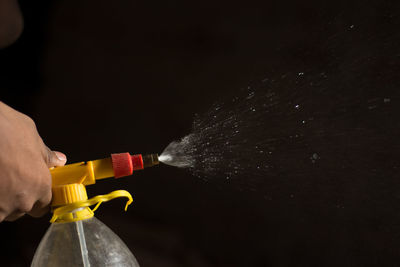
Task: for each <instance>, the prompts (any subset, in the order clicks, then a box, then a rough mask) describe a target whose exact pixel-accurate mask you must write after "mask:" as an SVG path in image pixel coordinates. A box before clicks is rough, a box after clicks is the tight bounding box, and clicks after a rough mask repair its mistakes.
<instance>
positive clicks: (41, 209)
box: [28, 201, 50, 218]
mask: <svg viewBox="0 0 400 267" xmlns="http://www.w3.org/2000/svg"><path fill="white" fill-rule="evenodd" d="M49 211H50V207H49V205H44V204H43V203H40V202H39V201H38V202H36V203H35V205H34V206H33V208H32V210H31V211H30V212H28V214H29V215H30V216H32V217H35V218H38V217H42V216H43V215H45V214H46V213H48V212H49Z"/></svg>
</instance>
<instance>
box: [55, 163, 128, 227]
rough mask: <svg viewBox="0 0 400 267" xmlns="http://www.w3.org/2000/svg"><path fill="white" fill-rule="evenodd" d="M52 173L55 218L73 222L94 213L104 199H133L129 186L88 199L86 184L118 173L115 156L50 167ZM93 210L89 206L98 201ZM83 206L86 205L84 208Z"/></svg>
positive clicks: (60, 220) (58, 220) (89, 216)
mask: <svg viewBox="0 0 400 267" xmlns="http://www.w3.org/2000/svg"><path fill="white" fill-rule="evenodd" d="M50 173H51V176H52V193H53V200H52V203H51V206H52V208H53V217H52V219H51V220H50V222H51V223H54V222H57V223H58V222H73V221H79V220H84V219H88V218H91V217H93V214H94V213H93V212H94V211H95V210H96V209H97V208H98V206H99V205H100V204H101V203H102V202H106V201H109V200H111V199H114V198H117V197H127V198H128V199H129V200H128V202H127V204H126V207H125V210H126V209H127V207H128V205H130V204H131V203H132V196H131V195H130V194H129V192H127V191H125V190H117V191H114V192H111V193H109V194H107V195H99V196H96V197H93V198H91V199H89V200H88V197H87V193H86V188H85V186H86V185H91V184H94V183H96V180H100V179H104V178H109V177H113V176H114V171H113V168H112V162H111V158H105V159H99V160H93V161H88V162H86V163H85V162H79V163H74V164H68V165H65V166H62V167H55V168H51V169H50ZM96 203H97V205H96V207H95V208H94V209H93V210H91V209H90V208H89V206H92V205H94V204H96ZM80 208H82V209H80ZM72 211H74V212H73V213H74V214H72V213H71V212H72Z"/></svg>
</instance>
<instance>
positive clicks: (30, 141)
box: [0, 0, 67, 222]
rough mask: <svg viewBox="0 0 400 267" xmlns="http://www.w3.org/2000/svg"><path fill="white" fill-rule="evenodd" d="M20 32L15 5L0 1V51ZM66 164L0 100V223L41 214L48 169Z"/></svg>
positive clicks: (45, 200)
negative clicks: (26, 215)
mask: <svg viewBox="0 0 400 267" xmlns="http://www.w3.org/2000/svg"><path fill="white" fill-rule="evenodd" d="M22 30H23V18H22V15H21V11H20V9H19V6H18V2H17V1H16V0H0V48H4V47H7V46H8V45H10V44H12V43H13V42H15V41H16V40H17V39H18V37H19V36H20V34H21V32H22ZM66 161H67V159H66V156H65V155H64V154H63V153H61V152H57V151H52V150H50V149H49V148H48V147H47V146H46V145H45V144H44V142H43V140H42V138H41V137H40V136H39V133H38V131H37V129H36V126H35V123H34V122H33V120H32V119H31V118H29V117H28V116H26V115H24V114H22V113H20V112H18V111H16V110H14V109H12V108H11V107H9V106H7V105H6V104H5V103H3V102H1V101H0V222H2V221H3V220H5V221H14V220H16V219H18V218H20V217H21V216H23V215H25V214H29V215H31V216H34V217H39V216H42V215H44V214H45V213H46V212H47V211H48V210H49V204H50V202H51V198H52V195H51V175H50V171H49V168H50V167H55V166H63V165H65V163H66Z"/></svg>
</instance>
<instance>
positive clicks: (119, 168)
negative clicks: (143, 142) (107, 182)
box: [111, 153, 143, 178]
mask: <svg viewBox="0 0 400 267" xmlns="http://www.w3.org/2000/svg"><path fill="white" fill-rule="evenodd" d="M111 162H112V166H113V170H114V176H115V178H120V177H124V176H129V175H132V173H133V171H136V170H141V169H143V159H142V155H140V154H139V155H133V156H131V155H130V154H129V153H119V154H111Z"/></svg>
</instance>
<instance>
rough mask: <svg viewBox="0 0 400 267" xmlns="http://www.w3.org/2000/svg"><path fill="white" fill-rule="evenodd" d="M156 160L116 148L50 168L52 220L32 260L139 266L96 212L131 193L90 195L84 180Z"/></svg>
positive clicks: (35, 266)
mask: <svg viewBox="0 0 400 267" xmlns="http://www.w3.org/2000/svg"><path fill="white" fill-rule="evenodd" d="M157 164H158V155H157V154H150V155H146V156H142V155H140V154H139V155H133V156H131V155H130V154H129V153H120V154H112V155H111V157H110V158H105V159H99V160H94V161H88V162H80V163H75V164H69V165H65V166H62V167H56V168H52V169H51V170H50V172H51V175H52V182H53V184H52V192H53V200H52V203H51V207H52V212H53V217H52V218H51V220H50V222H51V223H52V225H51V226H50V227H49V229H48V230H47V232H46V234H45V235H44V237H43V238H42V241H41V242H40V244H39V247H38V248H37V250H36V253H35V255H34V257H33V261H32V264H31V266H32V267H39V266H40V267H46V266H51V267H58V266H84V267H88V266H133V267H136V266H139V264H138V263H137V261H136V258H135V257H134V256H133V254H132V253H131V252H130V250H129V249H128V247H127V246H126V245H125V244H124V243H123V242H122V240H121V239H120V238H119V237H118V236H117V235H116V234H114V233H113V232H112V231H111V230H110V229H109V228H108V227H107V226H106V225H104V224H103V223H102V222H100V221H99V220H98V219H96V218H95V217H94V211H95V210H96V209H97V208H98V207H99V205H100V204H101V203H102V202H106V201H109V200H111V199H114V198H117V197H126V198H128V201H127V204H126V206H125V210H126V209H127V207H128V205H130V204H131V203H132V196H131V195H130V194H129V192H127V191H125V190H117V191H114V192H111V193H109V194H106V195H99V196H96V197H93V198H91V199H88V197H87V193H86V188H85V186H87V185H91V184H94V183H96V180H100V179H105V178H109V177H115V178H120V177H123V176H128V175H131V174H132V173H133V171H136V170H141V169H143V168H145V167H151V166H154V165H157ZM91 206H95V207H94V208H93V209H91V208H90V207H91Z"/></svg>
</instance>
